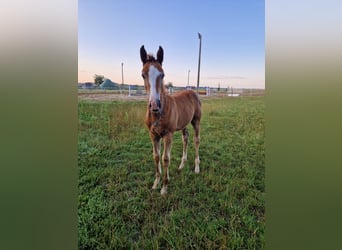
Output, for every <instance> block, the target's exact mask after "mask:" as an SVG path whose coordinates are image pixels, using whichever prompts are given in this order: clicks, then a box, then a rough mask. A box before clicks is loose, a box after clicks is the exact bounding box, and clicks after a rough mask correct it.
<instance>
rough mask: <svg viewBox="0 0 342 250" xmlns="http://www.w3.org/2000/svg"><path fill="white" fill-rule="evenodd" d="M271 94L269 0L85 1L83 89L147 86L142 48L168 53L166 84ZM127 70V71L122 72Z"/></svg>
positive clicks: (80, 42) (81, 10)
mask: <svg viewBox="0 0 342 250" xmlns="http://www.w3.org/2000/svg"><path fill="white" fill-rule="evenodd" d="M198 32H199V33H201V35H202V49H201V51H202V52H201V68H200V86H211V87H218V86H220V87H221V88H226V87H233V88H265V3H264V1H263V0H243V1H236V0H212V1H209V0H208V1H198V0H183V1H181V0H173V1H160V0H159V1H155V0H144V1H141V0H140V1H139V0H131V1H128V0H101V1H95V0H79V2H78V82H94V75H95V74H97V75H103V76H104V77H105V78H108V79H111V80H112V81H114V82H117V83H121V82H122V69H123V76H124V83H125V84H138V85H143V79H142V77H141V69H142V62H141V60H140V52H139V51H140V47H141V46H142V45H144V46H145V49H146V51H147V52H148V53H153V54H154V55H156V53H157V50H158V47H159V46H162V47H163V49H164V61H163V69H164V73H165V77H164V82H165V84H166V83H169V82H172V84H173V85H174V86H186V85H187V82H188V74H189V83H190V85H192V86H196V84H197V71H198V57H199V42H200V40H199V38H198ZM122 63H123V67H122Z"/></svg>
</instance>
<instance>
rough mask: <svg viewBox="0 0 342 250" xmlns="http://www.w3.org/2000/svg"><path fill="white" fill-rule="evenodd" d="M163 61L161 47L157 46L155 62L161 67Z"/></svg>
mask: <svg viewBox="0 0 342 250" xmlns="http://www.w3.org/2000/svg"><path fill="white" fill-rule="evenodd" d="M163 59H164V50H163V48H162V47H161V46H159V49H158V52H157V61H158V62H159V63H160V65H162V63H163Z"/></svg>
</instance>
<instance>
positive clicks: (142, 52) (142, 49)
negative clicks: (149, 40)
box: [140, 45, 147, 64]
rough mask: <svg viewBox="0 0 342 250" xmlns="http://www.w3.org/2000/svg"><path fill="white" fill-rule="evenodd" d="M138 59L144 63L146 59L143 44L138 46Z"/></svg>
mask: <svg viewBox="0 0 342 250" xmlns="http://www.w3.org/2000/svg"><path fill="white" fill-rule="evenodd" d="M140 59H141V61H142V63H143V64H145V63H146V61H147V53H146V50H145V47H144V45H143V46H141V48H140Z"/></svg>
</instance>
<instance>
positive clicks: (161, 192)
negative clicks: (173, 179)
mask: <svg viewBox="0 0 342 250" xmlns="http://www.w3.org/2000/svg"><path fill="white" fill-rule="evenodd" d="M160 194H161V195H166V194H167V187H162V189H161V190H160Z"/></svg>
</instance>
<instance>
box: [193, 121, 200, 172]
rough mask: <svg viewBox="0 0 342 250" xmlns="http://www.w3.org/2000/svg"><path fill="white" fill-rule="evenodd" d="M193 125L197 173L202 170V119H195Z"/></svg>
mask: <svg viewBox="0 0 342 250" xmlns="http://www.w3.org/2000/svg"><path fill="white" fill-rule="evenodd" d="M191 124H192V126H193V127H194V129H195V137H194V141H195V153H196V156H195V173H197V174H198V173H199V172H200V167H199V164H200V158H199V144H200V120H193V121H192V122H191Z"/></svg>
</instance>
